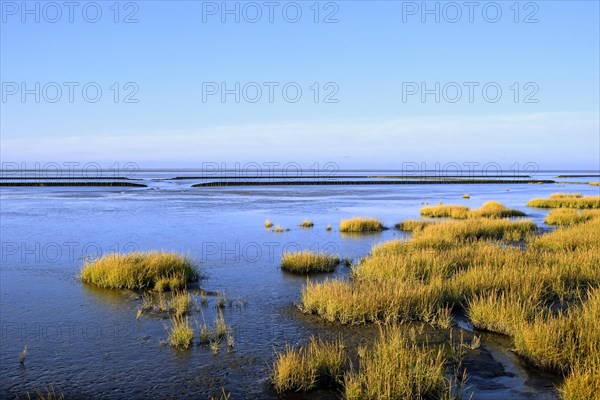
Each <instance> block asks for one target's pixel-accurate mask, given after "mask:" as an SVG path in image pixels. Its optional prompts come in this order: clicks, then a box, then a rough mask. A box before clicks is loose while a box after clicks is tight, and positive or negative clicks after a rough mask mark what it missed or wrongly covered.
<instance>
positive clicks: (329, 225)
mask: <svg viewBox="0 0 600 400" xmlns="http://www.w3.org/2000/svg"><path fill="white" fill-rule="evenodd" d="M325 230H326V231H328V232H329V231H331V224H327V226H326V227H325Z"/></svg>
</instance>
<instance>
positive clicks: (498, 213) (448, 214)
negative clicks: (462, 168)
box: [421, 201, 525, 219]
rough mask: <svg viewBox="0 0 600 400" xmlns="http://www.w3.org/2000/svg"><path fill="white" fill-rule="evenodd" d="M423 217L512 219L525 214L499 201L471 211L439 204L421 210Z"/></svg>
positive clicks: (462, 207) (463, 207) (487, 203)
mask: <svg viewBox="0 0 600 400" xmlns="http://www.w3.org/2000/svg"><path fill="white" fill-rule="evenodd" d="M421 216H423V217H429V218H453V219H467V218H510V217H524V216H525V213H524V212H522V211H519V210H513V209H510V208H506V207H505V206H504V205H503V204H502V203H499V202H497V201H488V202H486V203H484V204H483V205H482V206H481V208H479V209H477V210H471V209H470V208H469V207H466V206H457V205H444V204H439V205H437V206H431V207H423V208H422V209H421Z"/></svg>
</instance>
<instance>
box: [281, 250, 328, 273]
mask: <svg viewBox="0 0 600 400" xmlns="http://www.w3.org/2000/svg"><path fill="white" fill-rule="evenodd" d="M339 263H340V259H339V257H337V256H332V255H328V254H326V253H324V252H320V253H317V252H314V251H310V250H304V251H294V252H285V253H284V254H283V256H282V258H281V269H283V270H284V271H288V272H295V273H299V274H305V273H309V272H332V271H334V270H335V268H336V267H337V266H338V264H339Z"/></svg>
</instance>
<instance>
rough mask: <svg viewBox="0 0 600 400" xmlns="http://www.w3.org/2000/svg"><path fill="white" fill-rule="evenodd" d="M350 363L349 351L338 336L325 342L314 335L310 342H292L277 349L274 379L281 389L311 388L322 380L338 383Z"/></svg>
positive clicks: (322, 382) (277, 388)
mask: <svg viewBox="0 0 600 400" xmlns="http://www.w3.org/2000/svg"><path fill="white" fill-rule="evenodd" d="M345 364H346V351H345V347H344V344H343V342H342V341H341V340H340V339H338V340H336V341H332V342H325V341H322V340H320V339H319V340H317V339H315V338H314V337H312V338H311V340H310V343H309V344H308V346H301V347H299V348H294V347H291V346H289V345H287V346H286V349H285V351H284V352H283V353H277V359H276V360H275V363H274V365H273V375H272V382H273V386H274V387H275V390H276V391H277V392H278V393H283V392H286V391H292V390H295V391H308V390H311V389H313V388H315V387H316V386H317V385H319V384H324V383H337V382H338V381H339V380H340V378H341V376H342V373H343V371H344V367H345Z"/></svg>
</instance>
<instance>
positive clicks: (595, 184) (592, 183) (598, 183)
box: [589, 182, 600, 186]
mask: <svg viewBox="0 0 600 400" xmlns="http://www.w3.org/2000/svg"><path fill="white" fill-rule="evenodd" d="M589 185H590V186H600V182H590V183H589Z"/></svg>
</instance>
